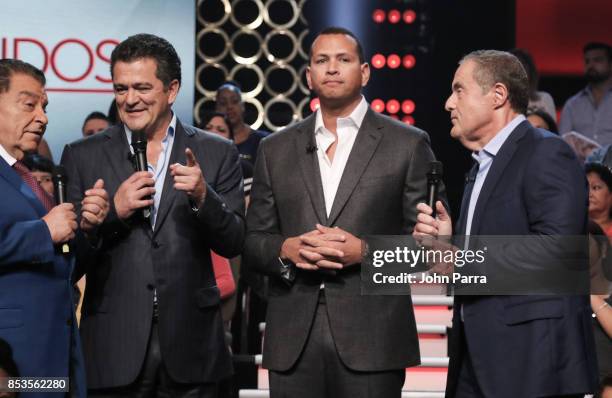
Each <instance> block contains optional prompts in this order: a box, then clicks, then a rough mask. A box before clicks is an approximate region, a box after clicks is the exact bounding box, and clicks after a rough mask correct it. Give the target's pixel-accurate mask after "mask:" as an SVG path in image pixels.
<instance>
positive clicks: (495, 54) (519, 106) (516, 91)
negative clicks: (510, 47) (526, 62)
mask: <svg viewBox="0 0 612 398" xmlns="http://www.w3.org/2000/svg"><path fill="white" fill-rule="evenodd" d="M465 61H473V62H474V63H476V69H474V75H473V77H474V80H476V83H478V85H479V86H480V87H481V88H482V90H483V91H488V90H490V89H491V87H493V85H495V84H496V83H501V84H503V85H504V86H506V88H507V89H508V101H509V102H510V105H511V106H512V109H514V111H516V112H518V113H520V114H525V113H526V112H527V105H528V104H529V79H528V78H527V72H526V71H525V68H524V67H523V65H522V64H521V61H519V59H518V58H517V57H515V56H514V55H512V54H510V53H509V52H506V51H498V50H478V51H473V52H471V53H469V54H468V55H466V56H465V57H463V58H462V59H461V61H459V65H461V64H463V63H464V62H465Z"/></svg>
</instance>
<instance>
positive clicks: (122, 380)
mask: <svg viewBox="0 0 612 398" xmlns="http://www.w3.org/2000/svg"><path fill="white" fill-rule="evenodd" d="M111 71H112V78H113V86H114V90H115V99H116V101H117V108H118V111H119V115H120V117H121V120H122V121H123V123H124V124H123V125H119V126H114V127H111V128H110V129H107V130H105V131H104V132H101V133H99V134H96V135H94V136H92V137H89V138H85V139H82V140H80V141H77V142H75V143H72V144H70V145H68V146H66V148H65V150H64V153H63V156H62V163H63V164H64V165H65V167H66V169H67V170H68V174H69V182H68V199H69V200H70V201H71V202H73V203H74V204H75V206H76V207H77V208H79V206H80V202H81V199H82V196H83V194H82V192H84V190H85V189H86V187H89V186H91V185H92V184H93V181H96V179H98V178H103V179H104V181H105V183H106V189H107V190H108V192H109V195H110V196H111V197H112V198H113V199H112V200H111V209H110V212H109V215H108V216H107V218H106V220H105V222H104V223H103V224H102V225H101V226H100V228H99V229H98V231H97V240H94V241H93V242H92V243H93V246H94V247H95V250H93V249H92V251H91V252H90V253H89V256H88V257H87V258H85V259H83V258H81V261H80V262H79V266H81V267H85V269H83V270H82V271H83V272H86V274H87V287H86V291H85V298H84V303H83V311H82V314H83V318H82V320H81V336H82V340H83V351H84V355H85V362H86V370H87V378H88V387H89V388H90V394H89V395H90V396H93V397H140V396H154V395H156V393H157V396H172V397H187V396H189V397H191V396H197V397H215V396H216V392H215V390H216V387H215V382H216V381H218V380H220V379H223V378H225V377H227V376H228V375H229V374H230V372H231V364H230V357H229V353H228V351H227V348H226V346H225V343H224V335H223V325H222V320H221V314H220V312H219V301H220V299H219V290H218V289H217V286H216V283H215V277H214V274H213V269H212V265H211V259H210V250H211V249H213V250H214V251H215V252H217V253H219V254H220V255H222V256H226V257H232V256H235V255H237V254H238V253H240V252H241V250H242V246H243V241H244V235H245V226H244V219H243V212H244V199H243V193H242V175H241V172H240V164H239V160H238V151H237V150H236V148H235V147H234V146H233V145H232V144H231V142H230V141H227V140H225V139H223V138H220V137H217V136H215V135H212V134H209V133H204V132H202V131H200V130H197V129H195V128H193V127H191V126H187V125H184V124H182V123H181V122H180V121H179V120H177V118H176V115H174V114H173V112H172V110H171V106H172V104H173V103H174V100H175V99H176V95H177V94H178V90H179V87H180V79H181V72H180V60H179V58H178V55H177V54H176V51H175V50H174V48H173V47H172V45H171V44H170V43H168V42H167V41H166V40H164V39H162V38H159V37H156V36H153V35H148V34H140V35H135V36H132V37H129V38H128V39H126V40H125V41H123V42H122V43H120V44H119V45H118V46H117V47H116V48H115V50H114V51H113V53H112V56H111ZM136 133H144V134H145V136H146V141H147V146H146V152H147V161H148V171H141V172H134V166H133V164H132V161H131V160H130V159H131V158H133V155H132V153H131V148H130V142H131V141H134V140H136ZM143 208H148V209H150V216H149V217H148V218H147V217H145V216H144V212H143Z"/></svg>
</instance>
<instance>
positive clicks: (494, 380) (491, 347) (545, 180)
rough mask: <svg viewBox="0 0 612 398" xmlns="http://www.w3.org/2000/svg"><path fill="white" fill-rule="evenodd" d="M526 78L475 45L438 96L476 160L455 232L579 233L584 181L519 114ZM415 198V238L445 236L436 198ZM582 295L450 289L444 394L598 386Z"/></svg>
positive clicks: (503, 57) (553, 391) (544, 392)
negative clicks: (453, 292)
mask: <svg viewBox="0 0 612 398" xmlns="http://www.w3.org/2000/svg"><path fill="white" fill-rule="evenodd" d="M527 103H528V83H527V76H526V73H525V71H524V69H523V68H522V66H521V64H520V62H519V61H518V59H516V58H515V57H514V56H513V55H511V54H509V53H506V52H502V51H493V50H483V51H476V52H473V53H471V54H468V55H467V56H465V57H464V58H463V59H462V60H461V62H460V63H459V68H458V69H457V72H456V73H455V77H454V79H453V83H452V94H451V96H450V97H449V98H448V100H447V102H446V110H447V111H449V112H450V116H451V122H452V125H453V127H452V129H451V136H452V137H454V138H456V139H458V140H459V141H460V142H461V143H462V144H463V146H465V147H466V148H467V149H469V150H470V151H472V157H473V158H474V160H475V164H474V167H473V168H472V171H471V172H470V175H471V178H469V179H468V182H467V184H466V187H465V191H464V196H463V201H462V205H461V213H460V217H459V220H458V222H457V224H456V228H455V229H456V231H458V233H459V234H460V235H520V236H526V235H556V236H564V235H584V234H585V233H586V223H587V203H588V202H587V185H586V180H585V176H584V172H583V171H582V167H581V166H580V164H579V162H578V161H577V158H576V156H575V155H574V153H573V152H572V150H571V149H570V147H569V146H568V145H566V144H565V142H563V141H562V140H561V139H559V138H558V137H557V136H555V135H553V134H551V133H549V132H547V131H544V130H540V129H535V128H533V127H532V126H531V125H530V124H529V122H527V121H526V119H525V117H524V116H523V115H524V113H525V111H526V109H527ZM436 207H437V211H438V215H437V217H436V219H434V218H432V217H431V216H430V215H431V212H432V211H431V210H432V209H431V208H429V207H428V206H426V205H425V204H419V205H418V206H417V208H418V209H419V211H420V214H419V216H418V220H419V223H418V224H417V225H416V227H415V233H414V235H415V237H417V238H418V235H422V234H426V235H434V236H438V235H440V236H445V235H446V236H448V235H450V234H451V233H452V226H451V220H450V218H449V216H448V214H447V213H446V211H445V209H444V207H443V206H442V205H441V203H437V206H436ZM588 305H589V301H588V296H577V295H575V296H562V295H549V296H533V295H532V296H528V295H523V296H518V295H517V296H499V295H498V296H492V295H491V296H456V297H455V305H454V314H453V329H452V336H451V342H450V365H449V372H448V380H447V389H446V396H447V397H457V398H465V397H495V398H505V397H508V398H510V397H512V398H515V397H521V398H530V397H533V398H535V397H573V396H576V397H582V396H583V395H584V394H585V393H592V392H593V391H594V390H595V388H596V383H597V379H596V375H597V372H596V364H595V351H594V345H593V336H592V331H591V327H589V325H590V315H591V314H590V311H589V308H588Z"/></svg>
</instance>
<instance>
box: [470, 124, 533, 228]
mask: <svg viewBox="0 0 612 398" xmlns="http://www.w3.org/2000/svg"><path fill="white" fill-rule="evenodd" d="M528 128H529V122H526V121H523V122H522V123H520V124H519V125H518V126H517V127H516V128H515V129H514V131H513V132H512V133H511V134H510V136H508V139H507V140H506V142H504V144H503V145H502V146H501V148H500V149H499V152H497V155H496V156H495V158H494V159H493V163H492V164H491V169H490V170H489V172H488V173H487V178H486V179H485V182H484V184H483V185H482V189H481V190H480V194H479V195H478V201H477V202H476V207H475V208H474V216H473V217H472V227H471V228H470V235H478V234H479V233H480V225H481V223H482V212H483V211H484V209H485V207H486V204H487V203H488V201H489V197H490V196H491V194H492V193H493V190H494V189H495V187H496V186H497V183H498V182H499V180H500V178H501V175H502V174H503V172H504V170H505V169H506V167H507V166H508V163H510V160H511V159H512V156H514V153H515V152H516V149H517V147H518V141H519V140H520V139H521V138H523V136H524V135H525V133H526V132H527V129H528ZM468 200H469V198H468Z"/></svg>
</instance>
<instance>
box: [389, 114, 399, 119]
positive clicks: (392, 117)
mask: <svg viewBox="0 0 612 398" xmlns="http://www.w3.org/2000/svg"><path fill="white" fill-rule="evenodd" d="M389 117H390V118H391V119H395V120H399V116H397V115H389Z"/></svg>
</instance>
